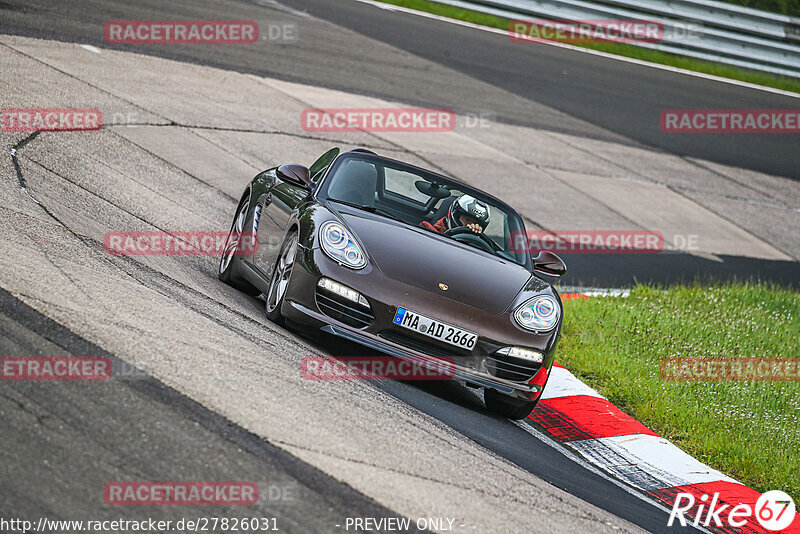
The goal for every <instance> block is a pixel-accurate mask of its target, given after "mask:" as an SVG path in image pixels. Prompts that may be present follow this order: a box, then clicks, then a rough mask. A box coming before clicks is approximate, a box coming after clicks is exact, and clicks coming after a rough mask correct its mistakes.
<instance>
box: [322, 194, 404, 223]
mask: <svg viewBox="0 0 800 534" xmlns="http://www.w3.org/2000/svg"><path fill="white" fill-rule="evenodd" d="M330 200H332V201H334V202H338V203H339V204H344V205H345V206H350V207H352V208H357V209H360V210H364V211H368V212H370V213H376V214H378V215H383V216H384V217H388V218H389V219H394V220H395V221H398V222H401V223H405V224H407V223H406V221H404V220H403V219H401V218H399V217H397V216H396V215H393V214H391V213H389V212H388V211H384V210H382V209H379V208H376V207H375V206H365V205H363V204H356V203H355V202H348V201H346V200H339V199H338V198H331V199H330Z"/></svg>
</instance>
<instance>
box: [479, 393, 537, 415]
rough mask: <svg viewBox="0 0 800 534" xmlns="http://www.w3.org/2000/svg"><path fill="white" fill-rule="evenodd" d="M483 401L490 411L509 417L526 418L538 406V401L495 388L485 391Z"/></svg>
mask: <svg viewBox="0 0 800 534" xmlns="http://www.w3.org/2000/svg"><path fill="white" fill-rule="evenodd" d="M483 401H484V402H485V403H486V408H488V409H489V411H491V412H493V413H496V414H497V415H501V416H503V417H508V418H509V419H525V418H526V417H528V416H529V415H530V414H531V412H532V411H533V409H534V407H536V402H537V401H524V400H519V399H515V398H513V397H509V396H508V395H504V394H503V393H500V392H499V391H495V390H493V389H485V390H484V391H483Z"/></svg>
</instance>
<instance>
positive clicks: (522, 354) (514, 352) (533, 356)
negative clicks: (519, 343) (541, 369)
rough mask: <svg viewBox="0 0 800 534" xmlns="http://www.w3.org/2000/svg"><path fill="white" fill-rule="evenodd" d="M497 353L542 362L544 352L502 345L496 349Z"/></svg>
mask: <svg viewBox="0 0 800 534" xmlns="http://www.w3.org/2000/svg"><path fill="white" fill-rule="evenodd" d="M497 354H502V355H503V356H509V357H511V358H519V359H520V360H527V361H529V362H533V363H542V362H544V354H543V353H541V352H539V351H538V350H531V349H523V348H522V347H503V348H502V349H499V350H498V351H497Z"/></svg>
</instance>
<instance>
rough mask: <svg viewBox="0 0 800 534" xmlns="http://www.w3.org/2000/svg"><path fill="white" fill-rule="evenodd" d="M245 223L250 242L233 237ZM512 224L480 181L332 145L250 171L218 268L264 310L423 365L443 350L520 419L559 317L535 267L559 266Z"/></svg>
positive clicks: (552, 269)
mask: <svg viewBox="0 0 800 534" xmlns="http://www.w3.org/2000/svg"><path fill="white" fill-rule="evenodd" d="M251 232H252V234H255V239H257V243H258V244H259V246H258V247H256V248H255V250H253V248H252V247H244V246H242V241H243V236H246V235H252V234H251ZM519 235H525V226H524V223H523V221H522V218H521V217H520V216H519V215H518V214H517V212H516V211H514V209H512V208H511V207H510V206H508V205H507V204H505V203H504V202H502V201H500V200H498V199H496V198H494V197H492V196H491V195H488V194H486V193H484V192H482V191H480V190H477V189H475V188H473V187H470V186H468V185H466V184H464V183H461V182H458V181H456V180H453V179H451V178H447V177H445V176H441V175H439V174H437V173H434V172H431V171H427V170H424V169H421V168H418V167H415V166H413V165H409V164H406V163H402V162H399V161H396V160H393V159H389V158H385V157H382V156H379V155H376V154H374V153H373V152H370V151H368V150H364V149H356V150H352V151H350V152H345V153H340V152H339V149H336V148H334V149H332V150H330V151H328V152H326V153H325V154H323V156H322V157H320V158H319V159H318V160H317V161H316V162H315V163H314V164H313V165H311V167H310V168H307V167H304V166H301V165H294V164H290V165H282V166H280V167H277V168H274V169H269V170H266V171H264V172H262V173H260V174H258V175H257V176H256V177H255V178H253V180H251V182H250V183H249V184H248V186H247V189H246V190H245V192H244V194H243V196H242V199H241V201H240V202H239V206H238V208H237V210H236V215H235V217H234V221H233V226H232V228H231V232H230V235H229V237H228V241H227V243H226V248H225V253H224V254H223V257H222V259H221V261H220V266H219V278H220V280H222V281H224V282H226V283H228V284H230V285H232V286H234V287H236V288H238V289H240V290H242V291H244V292H247V293H249V294H252V295H258V294H261V293H263V294H264V296H265V297H266V302H267V303H266V311H267V315H268V316H269V318H270V319H271V320H273V321H277V322H283V321H285V322H286V323H287V325H288V326H291V327H293V328H302V329H319V330H322V331H325V332H327V333H329V334H333V335H335V336H339V337H341V338H345V339H348V340H351V341H354V342H357V343H360V344H362V345H364V346H367V347H369V348H371V349H375V350H376V351H379V352H380V353H383V354H388V355H391V356H395V357H398V358H403V359H407V360H411V361H413V362H416V363H418V364H422V365H431V366H433V365H435V364H439V363H441V362H442V361H444V360H447V361H448V362H450V364H451V365H452V362H455V365H454V373H453V375H454V378H455V379H456V380H459V381H460V382H462V383H464V384H466V385H467V386H471V387H482V388H484V399H485V402H486V406H487V407H488V408H489V409H490V410H492V411H494V412H496V413H498V414H501V415H504V416H506V417H511V418H515V419H520V418H524V417H526V416H527V415H528V414H529V413H530V412H531V410H532V409H533V407H534V406H535V405H536V402H537V401H538V399H539V397H540V396H541V394H542V391H543V389H544V387H545V385H546V383H547V377H548V374H549V372H550V368H551V367H552V365H553V351H554V349H555V346H556V343H557V341H558V338H559V335H560V330H561V321H562V305H561V299H560V297H559V295H558V293H557V292H556V290H555V289H554V288H553V286H552V285H551V284H549V283H548V282H546V281H545V280H544V279H543V278H541V277H540V274H546V275H550V276H560V275H562V274H564V273H565V272H566V267H565V266H564V263H563V262H562V261H561V259H560V258H558V257H557V256H555V255H554V254H552V253H550V252H542V253H540V254H539V255H538V256H537V257H535V258H533V257H531V255H530V254H528V251H527V250H521V249H522V248H524V247H515V246H514V243H513V242H514V239H513V238H514V236H519ZM270 244H275V245H274V246H269V245H270Z"/></svg>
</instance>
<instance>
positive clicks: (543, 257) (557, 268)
mask: <svg viewBox="0 0 800 534" xmlns="http://www.w3.org/2000/svg"><path fill="white" fill-rule="evenodd" d="M533 270H534V271H539V272H540V273H544V274H547V275H550V276H564V275H565V274H567V264H566V263H564V260H562V259H561V258H559V257H558V256H556V255H555V254H553V253H552V252H550V251H549V250H543V251H541V252H540V253H539V255H538V256H536V257H535V258H533Z"/></svg>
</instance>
